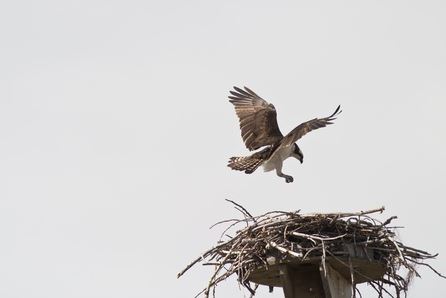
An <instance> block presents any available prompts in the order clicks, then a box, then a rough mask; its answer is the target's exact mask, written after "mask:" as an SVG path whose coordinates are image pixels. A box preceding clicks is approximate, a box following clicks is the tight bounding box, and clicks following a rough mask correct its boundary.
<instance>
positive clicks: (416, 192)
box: [0, 1, 446, 298]
mask: <svg viewBox="0 0 446 298" xmlns="http://www.w3.org/2000/svg"><path fill="white" fill-rule="evenodd" d="M335 2H336V3H335ZM445 9H446V4H445V3H444V1H361V2H360V1H318V2H317V3H316V2H315V1H284V2H274V3H273V2H271V1H220V2H213V1H3V2H2V3H1V4H0V36H1V39H0V53H1V55H0V181H1V187H0V239H1V243H2V244H1V245H0V296H1V297H7V298H9V297H27V298H33V297H107V298H109V297H193V296H194V295H195V293H196V292H197V291H199V290H200V289H201V288H202V287H203V286H204V285H205V284H206V282H207V279H208V278H209V274H210V271H209V270H210V268H195V270H193V271H191V272H190V273H188V274H187V275H185V276H184V277H183V278H181V279H179V280H176V278H175V276H176V273H177V272H178V271H179V270H181V269H182V268H183V267H184V266H185V265H186V264H187V263H188V262H189V261H190V260H192V259H193V258H195V257H196V256H197V255H199V254H200V253H201V252H202V251H204V250H205V249H207V248H208V247H210V246H211V245H213V244H214V242H215V241H216V240H217V238H218V235H219V233H218V231H219V230H218V229H217V230H208V227H209V226H210V225H211V224H213V223H214V222H216V221H218V220H221V219H225V218H230V217H234V216H238V214H237V213H236V212H235V211H234V210H233V209H232V207H231V206H230V205H229V204H228V203H226V202H225V201H224V199H225V198H230V199H232V200H235V201H237V202H239V203H241V204H243V205H244V206H245V207H246V208H248V209H249V210H250V211H251V212H252V213H254V214H259V213H263V212H266V211H269V210H278V209H282V210H297V209H302V211H303V212H317V211H320V212H323V211H337V210H339V211H350V210H353V211H356V210H361V209H368V208H376V207H380V206H382V205H384V206H385V207H386V208H387V211H386V214H385V216H391V215H398V217H399V219H398V221H397V223H398V224H399V225H403V226H405V227H406V228H405V229H403V230H402V231H401V235H400V236H401V238H402V240H403V241H404V242H406V243H407V244H408V245H412V246H416V247H419V248H422V249H426V250H428V251H430V252H439V253H440V256H439V259H438V260H437V261H434V262H432V264H433V265H434V266H436V268H437V269H439V270H440V271H442V272H443V273H446V265H445V264H446V261H445V260H446V241H444V239H443V236H442V235H443V234H444V232H443V223H442V219H443V216H444V210H443V208H444V206H445V204H444V199H445V194H446V191H445V188H444V184H445V177H446V168H445V165H446V154H445V152H446V140H445V129H446V124H445V122H444V114H445V111H446V84H445V82H446V54H445V53H446V38H445V29H446V19H445V17H444V15H445ZM233 85H240V86H242V85H247V86H249V87H250V88H252V89H253V90H254V91H256V92H257V93H258V94H259V95H261V96H262V97H264V98H265V99H267V100H270V101H271V102H273V103H274V105H275V106H276V108H277V110H278V122H279V125H280V127H281V129H282V131H283V132H288V131H289V130H291V129H292V128H294V126H295V125H297V124H299V123H300V122H302V121H305V120H309V119H311V118H314V117H320V116H328V115H329V114H330V113H331V112H332V111H333V110H334V109H335V108H336V106H337V105H338V104H341V105H342V107H343V110H344V112H343V113H342V114H341V116H340V117H339V118H338V120H337V121H336V124H335V125H333V126H330V127H328V128H324V129H321V130H318V131H315V132H312V133H310V134H308V135H307V136H305V137H304V138H303V139H302V140H301V142H300V143H299V144H300V147H301V149H302V151H303V153H304V155H305V162H304V164H303V165H300V164H299V163H298V161H296V160H289V161H287V162H286V164H285V167H284V171H285V172H286V173H289V174H291V175H293V176H294V178H295V182H294V183H292V184H285V183H284V181H283V179H280V178H278V177H276V176H275V174H274V173H262V172H261V171H259V172H256V173H254V174H253V175H250V176H248V175H245V174H243V173H237V172H232V171H230V170H229V169H228V168H227V167H226V161H227V158H228V157H229V156H232V155H241V154H246V153H247V151H246V150H245V149H244V146H243V143H242V141H241V137H240V134H239V130H238V124H237V119H236V116H235V114H234V111H233V108H232V106H231V105H230V104H229V103H228V102H227V100H226V96H227V95H228V90H229V89H231V88H232V86H233ZM420 273H421V274H422V275H423V279H417V280H415V282H414V284H413V286H412V288H411V290H410V292H409V297H425V295H426V294H425V293H426V292H428V293H429V297H443V296H444V295H443V294H441V293H440V291H441V290H442V289H443V288H444V286H445V281H444V280H441V279H439V278H437V276H435V275H434V274H433V273H431V272H430V271H428V270H425V269H424V268H420ZM217 291H218V292H217V294H218V295H219V296H218V297H243V294H242V293H241V292H240V291H239V290H238V288H237V287H236V283H235V280H232V281H229V282H227V283H224V284H223V285H222V286H220V287H219V288H218V289H217ZM365 293H367V292H365ZM258 297H259V298H261V297H271V298H275V297H282V293H281V291H278V290H276V292H275V293H274V294H272V295H271V294H268V293H267V289H262V290H261V291H260V292H259V294H258Z"/></svg>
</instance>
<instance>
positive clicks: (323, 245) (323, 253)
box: [321, 240, 327, 277]
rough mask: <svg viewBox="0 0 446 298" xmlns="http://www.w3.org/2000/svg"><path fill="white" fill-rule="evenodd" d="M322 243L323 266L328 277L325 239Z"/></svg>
mask: <svg viewBox="0 0 446 298" xmlns="http://www.w3.org/2000/svg"><path fill="white" fill-rule="evenodd" d="M321 243H322V267H323V268H324V276H325V277H327V268H325V244H324V241H323V240H322V241H321Z"/></svg>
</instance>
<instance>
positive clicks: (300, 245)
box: [177, 200, 445, 297]
mask: <svg viewBox="0 0 446 298" xmlns="http://www.w3.org/2000/svg"><path fill="white" fill-rule="evenodd" d="M227 201H229V202H231V203H232V204H234V206H235V208H236V209H237V210H239V211H240V212H241V213H242V214H243V217H244V218H243V219H229V220H224V221H221V222H218V223H216V224H215V225H213V226H212V227H214V226H216V225H221V224H226V225H227V227H226V228H225V230H224V232H223V233H222V235H221V237H220V240H219V241H218V243H217V245H216V246H215V247H213V248H211V249H209V250H208V251H206V252H205V253H203V254H202V255H201V256H200V257H198V258H197V259H195V260H194V261H192V262H191V263H190V264H189V265H188V266H187V267H186V268H185V269H183V270H182V271H181V272H180V273H178V276H177V277H180V276H182V275H183V274H184V273H185V272H186V271H187V270H189V269H190V268H191V267H193V266H194V265H195V264H197V263H200V262H202V263H203V265H212V266H215V271H214V273H213V274H212V276H211V277H210V279H209V282H208V284H207V286H206V287H205V288H204V289H203V290H202V291H201V292H199V293H198V294H197V296H196V297H198V296H200V295H204V296H205V297H209V295H210V294H211V293H212V294H213V296H214V297H215V287H216V286H217V285H218V283H220V282H221V281H223V280H225V279H227V278H228V277H230V276H231V275H234V274H235V275H236V276H237V280H238V282H239V283H240V284H241V285H242V286H243V287H245V288H246V289H247V290H248V291H249V292H250V293H251V296H254V294H255V291H256V289H257V287H258V284H256V283H253V282H252V280H253V278H252V276H253V274H254V273H255V272H256V271H258V270H259V268H263V269H266V270H267V269H268V266H269V265H270V264H271V260H274V262H275V263H289V262H294V263H296V262H297V263H299V262H301V263H304V262H308V261H309V260H314V259H317V260H319V262H320V264H321V266H322V267H323V270H324V271H325V264H326V260H327V258H330V259H334V260H337V261H339V262H340V264H343V266H345V268H348V270H349V272H350V275H351V283H352V285H353V287H354V290H353V296H354V297H355V296H356V293H359V294H361V293H360V292H359V290H358V288H357V283H358V282H357V280H356V281H355V278H356V279H359V278H358V277H361V278H362V280H363V282H364V281H365V282H367V283H368V285H370V286H371V287H373V288H374V289H375V290H376V292H377V293H378V297H384V295H388V296H390V297H400V296H401V294H402V293H403V294H404V295H406V293H407V289H408V286H409V283H410V281H411V279H412V277H414V276H417V277H420V275H419V274H418V272H417V270H416V267H417V265H421V266H427V267H428V268H430V269H431V270H432V271H433V272H435V273H436V274H438V275H439V276H441V277H443V278H445V277H444V276H443V275H441V274H440V273H439V272H437V271H436V270H435V269H434V268H433V267H432V266H431V265H429V264H427V263H426V262H425V260H427V259H432V258H435V257H436V256H437V254H435V255H432V254H429V253H428V252H425V251H423V250H420V249H416V248H412V247H409V246H406V245H404V244H403V243H401V242H400V241H398V240H397V237H396V235H395V229H397V228H398V227H391V226H389V224H390V223H391V222H392V221H393V220H394V219H396V218H397V217H396V216H392V217H390V218H388V219H387V220H385V221H384V222H381V221H379V220H377V219H374V218H372V217H371V214H374V213H382V212H383V211H384V207H382V208H379V209H374V210H368V211H361V212H356V213H328V214H300V213H299V212H300V211H296V212H283V211H273V212H268V213H265V214H263V215H260V216H252V215H251V214H250V213H249V212H248V211H247V210H246V209H245V208H244V207H243V206H241V205H239V204H237V203H235V202H233V201H230V200H227ZM240 225H243V227H240ZM231 230H235V235H234V236H230V235H228V234H229V232H230V231H231ZM352 246H353V247H354V248H355V249H357V248H362V249H363V250H364V251H366V252H367V251H368V252H369V253H368V254H367V253H366V255H367V258H368V259H369V261H373V262H375V263H377V264H380V266H382V268H383V271H382V274H380V275H379V276H375V277H368V276H366V274H364V273H361V272H357V271H356V270H355V269H354V268H353V267H352V265H351V262H346V261H345V260H346V258H345V256H346V254H348V249H347V248H348V247H352ZM370 252H371V253H370ZM348 260H350V259H348ZM403 275H404V276H403Z"/></svg>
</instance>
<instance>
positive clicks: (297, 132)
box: [280, 106, 342, 147]
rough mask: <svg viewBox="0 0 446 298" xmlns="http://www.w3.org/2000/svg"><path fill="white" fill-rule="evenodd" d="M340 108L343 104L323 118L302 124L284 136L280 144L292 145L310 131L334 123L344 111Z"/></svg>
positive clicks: (284, 145)
mask: <svg viewBox="0 0 446 298" xmlns="http://www.w3.org/2000/svg"><path fill="white" fill-rule="evenodd" d="M340 108H341V106H338V107H337V109H336V111H334V113H333V114H331V115H330V116H328V117H325V118H321V119H318V118H315V119H313V120H310V121H307V122H304V123H302V124H300V125H299V126H297V127H296V128H295V129H293V130H292V131H290V132H289V133H288V134H287V135H286V136H285V137H284V138H283V140H282V141H281V144H280V145H281V146H283V147H286V146H290V145H292V144H294V143H295V142H296V141H297V140H299V139H300V138H301V137H303V136H304V135H306V134H307V133H309V132H310V131H312V130H315V129H318V128H321V127H325V126H327V125H329V124H333V122H332V121H333V120H335V119H336V118H335V117H336V116H338V115H339V114H340V113H341V112H342V110H340Z"/></svg>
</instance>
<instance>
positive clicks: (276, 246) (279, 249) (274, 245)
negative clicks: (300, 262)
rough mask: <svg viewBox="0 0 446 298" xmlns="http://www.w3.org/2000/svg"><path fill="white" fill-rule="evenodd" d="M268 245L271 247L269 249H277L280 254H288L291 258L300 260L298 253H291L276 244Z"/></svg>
mask: <svg viewBox="0 0 446 298" xmlns="http://www.w3.org/2000/svg"><path fill="white" fill-rule="evenodd" d="M268 244H269V245H271V247H274V248H275V249H277V250H278V251H280V252H282V253H284V254H290V255H292V256H293V257H296V258H301V257H302V255H301V254H298V253H296V252H294V251H291V250H289V249H286V248H284V247H282V246H280V245H278V244H277V243H275V242H274V241H270V242H269V243H268Z"/></svg>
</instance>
